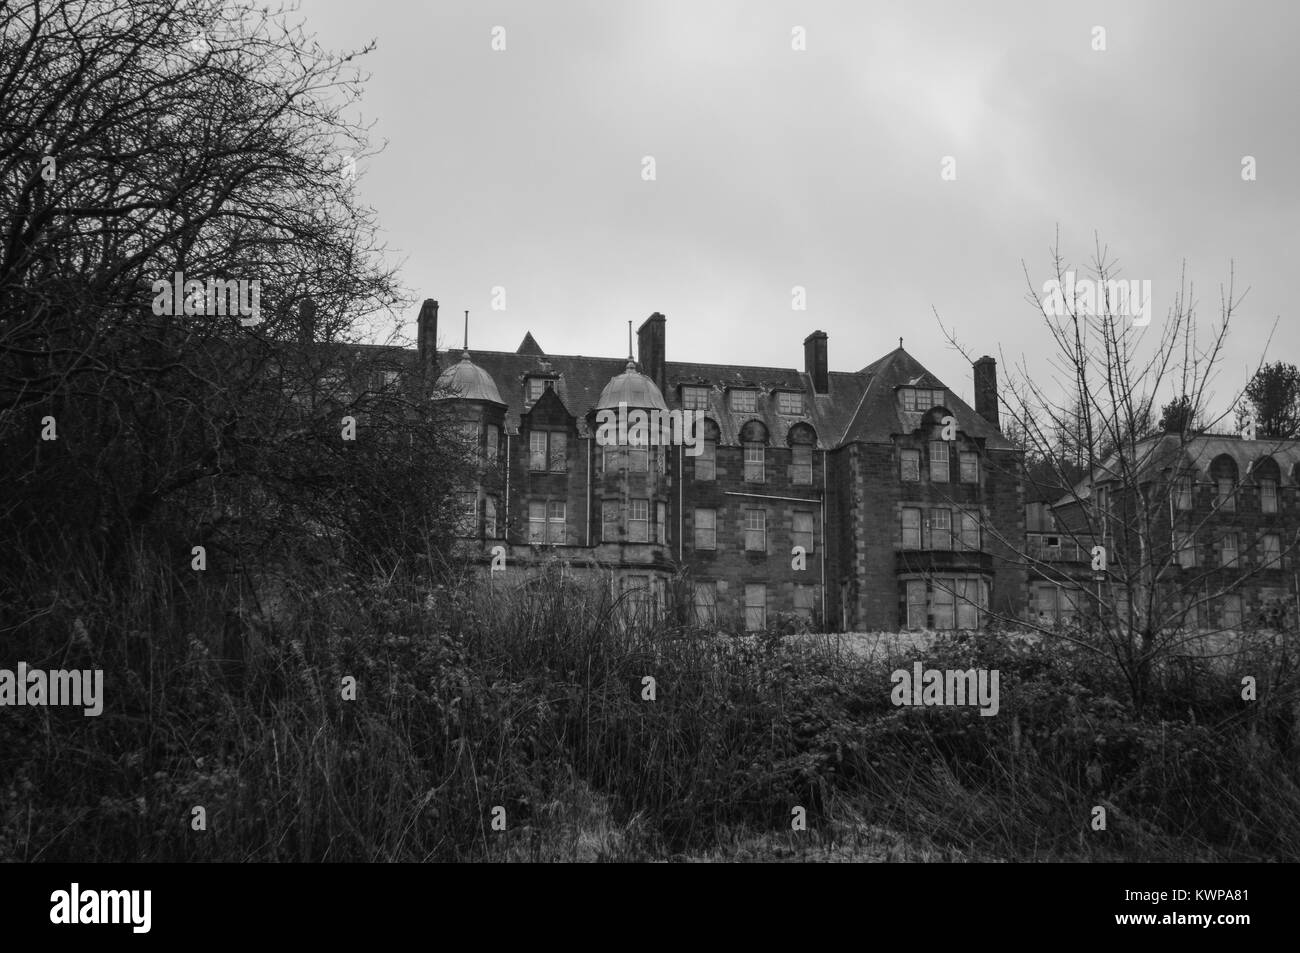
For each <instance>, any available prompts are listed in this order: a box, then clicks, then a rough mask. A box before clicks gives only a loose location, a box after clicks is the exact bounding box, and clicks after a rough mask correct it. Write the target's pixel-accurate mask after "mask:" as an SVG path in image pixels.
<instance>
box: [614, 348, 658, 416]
mask: <svg viewBox="0 0 1300 953" xmlns="http://www.w3.org/2000/svg"><path fill="white" fill-rule="evenodd" d="M620 403H623V404H626V405H627V406H628V407H629V408H641V409H643V410H662V411H663V412H664V413H667V412H668V405H667V404H666V403H664V395H663V394H661V393H659V388H658V387H656V386H655V382H654V381H652V380H651V379H650V378H648V377H646V376H645V375H644V374H642V373H641V372H640V371H638V370H637V369H636V362H635V361H632V360H629V361H628V362H627V370H625V371H624V372H623V373H622V374H619V375H618V376H617V377H614V378H611V379H610V382H609V383H608V384H606V385H605V389H604V390H602V391H601V392H600V400H599V401H597V402H596V409H597V410H618V405H619V404H620Z"/></svg>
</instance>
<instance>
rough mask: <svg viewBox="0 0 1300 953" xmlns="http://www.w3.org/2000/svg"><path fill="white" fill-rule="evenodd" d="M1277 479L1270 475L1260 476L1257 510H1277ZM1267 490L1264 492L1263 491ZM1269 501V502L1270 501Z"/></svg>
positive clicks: (1266, 511)
mask: <svg viewBox="0 0 1300 953" xmlns="http://www.w3.org/2000/svg"><path fill="white" fill-rule="evenodd" d="M1277 484H1278V481H1277V480H1274V479H1273V478H1272V477H1260V480H1259V511H1260V512H1261V513H1276V512H1277V511H1278V485H1277ZM1266 490H1267V491H1268V492H1265V491H1266ZM1270 501H1271V503H1270Z"/></svg>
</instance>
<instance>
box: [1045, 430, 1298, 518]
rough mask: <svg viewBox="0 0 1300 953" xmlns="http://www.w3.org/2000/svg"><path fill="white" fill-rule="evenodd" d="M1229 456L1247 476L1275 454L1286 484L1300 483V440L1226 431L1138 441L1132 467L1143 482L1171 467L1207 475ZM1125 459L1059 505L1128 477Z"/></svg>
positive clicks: (1112, 462) (1108, 463)
mask: <svg viewBox="0 0 1300 953" xmlns="http://www.w3.org/2000/svg"><path fill="white" fill-rule="evenodd" d="M1222 455H1227V456H1228V457H1230V458H1231V459H1232V460H1233V462H1235V463H1236V465H1237V473H1238V475H1239V479H1244V478H1245V477H1246V476H1247V475H1248V474H1249V473H1250V472H1251V471H1252V470H1253V469H1254V467H1255V466H1256V465H1257V464H1258V463H1259V462H1260V461H1261V460H1263V459H1265V458H1267V457H1272V458H1273V460H1274V461H1276V462H1277V465H1278V470H1279V471H1280V476H1281V480H1282V482H1283V483H1287V484H1290V485H1292V486H1300V479H1297V478H1300V471H1298V470H1297V465H1300V440H1280V439H1269V440H1242V439H1241V438H1239V437H1235V436H1231V435H1225V434H1201V435H1199V436H1195V437H1191V438H1190V439H1188V440H1187V441H1186V442H1185V443H1184V441H1183V438H1182V436H1181V435H1179V434H1174V433H1163V434H1154V435H1152V436H1150V437H1145V438H1143V439H1142V440H1140V441H1138V443H1137V445H1136V448H1135V454H1134V457H1133V460H1132V461H1131V462H1130V463H1129V466H1130V467H1134V468H1135V469H1136V473H1135V476H1134V477H1131V478H1130V479H1135V480H1136V482H1137V483H1138V484H1139V485H1141V484H1143V483H1150V482H1152V481H1154V480H1156V479H1161V478H1163V476H1164V475H1165V474H1166V473H1167V472H1168V471H1170V470H1182V471H1193V472H1200V473H1201V474H1205V473H1207V472H1208V471H1209V468H1210V463H1211V462H1212V461H1213V460H1215V459H1216V458H1217V457H1219V456H1222ZM1123 463H1124V461H1123V460H1122V459H1121V458H1120V456H1119V454H1111V456H1109V457H1107V458H1106V460H1105V461H1103V462H1102V463H1101V464H1100V465H1099V466H1098V467H1097V469H1096V470H1095V471H1093V474H1092V478H1091V479H1088V478H1085V479H1083V480H1081V481H1080V482H1079V483H1078V484H1076V485H1075V487H1074V489H1073V491H1072V492H1071V493H1069V494H1068V495H1066V496H1065V497H1063V498H1061V499H1060V500H1057V504H1056V505H1060V504H1062V503H1068V502H1073V501H1074V500H1075V499H1080V500H1086V499H1088V497H1089V496H1091V494H1092V485H1093V484H1094V483H1103V484H1104V483H1107V482H1113V481H1116V480H1120V479H1124V478H1125V477H1124V474H1123V473H1122V472H1121V466H1122V464H1123Z"/></svg>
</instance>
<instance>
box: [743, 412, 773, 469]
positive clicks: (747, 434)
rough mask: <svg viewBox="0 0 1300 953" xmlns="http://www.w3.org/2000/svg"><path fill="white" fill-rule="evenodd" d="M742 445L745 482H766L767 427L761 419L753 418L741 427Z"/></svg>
mask: <svg viewBox="0 0 1300 953" xmlns="http://www.w3.org/2000/svg"><path fill="white" fill-rule="evenodd" d="M740 445H741V446H742V447H743V448H744V450H745V482H746V483H764V482H766V480H767V428H766V427H765V426H763V424H762V422H761V421H758V420H751V421H749V423H747V424H745V426H743V427H741V428H740Z"/></svg>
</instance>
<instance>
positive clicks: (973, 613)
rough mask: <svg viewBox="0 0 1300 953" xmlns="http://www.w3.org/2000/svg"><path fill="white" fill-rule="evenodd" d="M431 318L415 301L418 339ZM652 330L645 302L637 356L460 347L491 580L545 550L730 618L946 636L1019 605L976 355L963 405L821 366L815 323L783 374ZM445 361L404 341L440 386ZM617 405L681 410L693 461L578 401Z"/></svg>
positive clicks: (990, 376) (1017, 538)
mask: <svg viewBox="0 0 1300 953" xmlns="http://www.w3.org/2000/svg"><path fill="white" fill-rule="evenodd" d="M436 320H437V305H436V303H435V302H426V305H425V307H424V308H423V309H422V311H421V325H422V327H421V329H420V333H419V339H420V340H421V341H422V342H425V341H428V340H430V336H431V335H436ZM665 338H666V319H665V318H664V316H663V315H659V314H656V315H652V316H651V318H650V319H648V320H647V321H646V322H645V324H643V325H642V328H641V332H640V335H639V352H640V354H639V356H640V358H641V361H640V363H639V364H633V363H631V358H630V357H629V358H623V359H611V358H591V357H580V356H572V355H551V354H546V353H545V352H544V351H543V349H542V347H541V346H540V345H539V344H538V342H537V340H536V338H534V337H533V335H532V334H531V333H530V334H529V335H527V337H526V338H525V340H524V342H523V344H521V345H520V347H519V348H518V349H517V350H516V351H514V352H503V351H472V352H471V351H465V352H463V353H462V354H461V355H460V357H461V359H462V360H464V355H465V354H468V355H469V358H470V360H471V361H472V363H473V366H474V368H476V369H478V370H480V371H481V372H482V373H484V374H486V375H487V376H488V377H490V378H491V382H492V383H493V384H494V385H495V387H496V389H497V391H496V394H495V395H494V394H492V393H490V391H489V388H488V387H486V385H485V386H482V387H479V386H477V385H476V386H475V390H476V392H477V393H476V394H472V395H471V394H467V393H461V394H456V393H451V394H447V393H444V394H443V397H444V399H446V400H448V401H449V402H450V404H451V405H452V407H454V409H455V413H456V415H457V416H458V417H460V418H462V419H466V418H469V419H475V418H476V419H478V420H479V421H480V422H481V425H482V428H483V429H482V433H481V434H480V447H481V449H482V450H483V451H484V453H486V454H488V456H489V457H491V459H490V460H489V466H488V467H487V468H486V469H485V471H484V475H483V478H482V480H481V482H480V484H479V486H478V487H477V488H476V491H475V493H474V494H473V497H472V498H473V500H474V501H475V505H476V507H477V509H476V510H475V514H474V515H475V519H474V520H473V521H472V522H467V524H466V527H465V529H466V532H465V535H466V537H468V538H469V539H472V540H474V541H475V542H474V543H473V544H472V545H476V546H481V547H482V553H483V558H484V560H485V562H486V561H487V560H488V559H489V557H490V554H491V552H492V551H493V549H494V547H496V546H501V547H503V548H504V551H505V554H506V559H507V565H508V567H509V569H508V572H511V573H514V572H519V571H521V570H522V571H527V569H528V567H529V566H532V565H535V564H537V563H538V562H539V561H541V560H544V559H548V558H555V557H558V558H560V559H562V560H563V561H564V562H566V563H567V564H569V565H572V566H574V567H577V568H583V569H597V568H603V569H605V570H607V571H608V572H609V574H610V576H611V578H612V579H614V580H615V582H616V584H617V585H619V586H620V587H622V588H626V589H629V590H631V591H633V593H634V595H635V594H636V591H637V590H645V591H644V597H645V598H646V599H647V600H658V599H661V598H662V597H663V593H664V592H665V590H666V586H667V583H668V581H669V580H670V579H673V578H676V579H678V580H679V581H684V583H685V586H686V589H687V591H688V592H690V593H691V594H692V595H693V597H694V610H695V611H696V612H697V613H698V614H699V616H700V617H701V618H716V619H717V620H718V621H719V622H720V623H721V624H723V625H724V626H725V627H727V628H730V629H739V628H742V627H743V628H746V629H754V628H760V627H763V626H767V625H771V624H772V623H773V622H774V621H775V620H776V619H777V614H778V613H789V614H793V615H798V616H803V617H805V618H806V619H807V620H808V621H809V623H810V624H811V625H813V626H814V627H816V628H821V629H826V630H858V631H861V630H898V629H903V628H908V627H912V628H931V627H934V628H939V629H951V628H956V627H959V626H960V627H973V626H981V625H983V624H984V623H985V621H986V611H985V610H987V608H988V607H989V606H990V605H992V606H993V607H994V608H998V609H1003V610H1006V611H1013V612H1018V611H1020V610H1021V609H1022V608H1023V606H1024V604H1025V601H1026V599H1027V593H1028V589H1027V585H1026V574H1025V569H1024V567H1023V565H1021V564H1020V563H1019V562H1018V561H1017V560H1015V559H1014V558H1012V556H1011V550H1012V549H1015V548H1022V547H1023V539H1024V528H1025V523H1024V519H1025V517H1024V499H1023V489H1022V478H1021V459H1020V455H1019V453H1018V452H1017V451H1016V450H1014V449H1013V448H1012V447H1011V445H1010V444H1009V443H1008V441H1007V440H1006V439H1005V438H1004V437H1003V436H1002V434H1001V432H1000V431H999V430H998V427H997V424H996V372H995V368H994V365H993V362H992V359H991V358H982V359H981V361H980V362H979V366H978V367H977V368H976V370H977V374H978V378H979V381H980V385H981V390H980V395H979V400H980V403H981V405H982V406H983V408H984V413H983V414H981V413H977V412H976V411H975V410H973V409H972V408H971V407H970V406H968V405H967V404H966V403H965V402H964V401H962V400H961V399H960V398H958V397H957V396H956V395H955V394H953V393H952V391H951V390H949V389H948V388H947V387H945V386H944V384H943V383H942V382H940V381H938V380H937V379H936V378H934V376H933V375H932V374H930V373H929V372H928V371H927V370H926V369H925V368H924V367H923V366H921V365H920V364H919V363H918V362H917V361H916V360H915V359H914V358H913V357H912V356H911V355H910V354H908V352H907V351H905V350H904V349H903V348H902V347H901V346H900V347H899V348H898V349H896V350H894V351H892V352H890V353H889V354H887V355H885V356H884V357H883V358H881V359H880V360H878V361H876V362H874V363H872V364H870V365H867V366H866V367H864V368H862V369H861V370H859V371H856V372H836V371H830V370H829V361H828V354H827V336H826V335H825V334H824V333H823V332H820V331H816V332H813V333H812V334H810V335H809V336H808V337H807V338H806V339H805V341H804V358H805V362H804V364H805V366H804V368H803V370H798V369H794V368H773V367H750V366H737V365H704V364H689V363H675V362H670V361H667V359H666V354H667V349H666V346H665ZM456 357H457V354H456V353H455V352H447V353H444V354H441V355H440V354H437V353H436V352H434V351H432V350H431V349H429V348H428V347H427V345H426V346H425V347H423V348H422V349H421V360H422V361H424V362H425V363H426V365H432V366H431V367H429V368H428V370H430V371H432V372H435V373H436V372H437V371H438V370H439V369H440V368H444V367H445V368H448V369H447V370H444V371H443V372H442V378H441V379H442V380H444V381H450V380H451V370H450V368H451V367H452V366H453V365H454V364H455V360H456ZM458 373H459V374H460V375H461V376H462V377H463V378H464V379H466V380H477V378H471V377H470V376H468V375H469V369H468V368H466V367H461V368H460V370H459V372H458ZM453 390H454V388H453ZM493 398H495V399H493ZM624 398H630V399H632V400H634V401H639V402H641V403H646V404H654V405H655V406H657V407H663V408H665V409H671V410H680V411H684V412H686V411H700V412H702V414H703V417H704V431H703V433H702V434H701V435H700V439H701V440H702V441H703V443H702V452H701V453H700V454H699V455H695V454H693V453H691V452H688V450H687V448H685V447H683V446H663V447H657V446H651V447H649V448H646V449H641V448H636V447H631V448H629V447H606V446H603V445H601V441H599V440H598V439H597V434H598V426H597V414H598V412H600V411H601V410H602V409H608V408H610V407H613V406H616V402H617V401H618V400H619V399H624ZM990 408H991V410H990ZM493 428H496V429H497V432H495V433H492V432H490V431H492V430H493ZM493 445H494V446H495V448H496V453H495V456H492V454H491V452H490V450H489V447H490V446H493ZM467 499H468V497H467ZM467 541H468V540H467ZM796 547H798V548H796Z"/></svg>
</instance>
